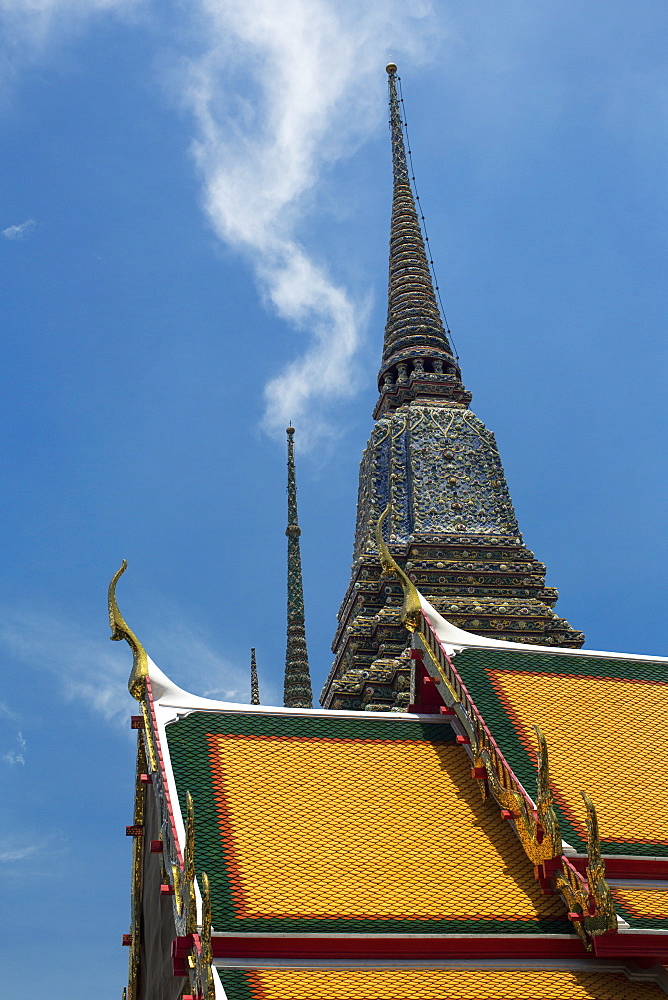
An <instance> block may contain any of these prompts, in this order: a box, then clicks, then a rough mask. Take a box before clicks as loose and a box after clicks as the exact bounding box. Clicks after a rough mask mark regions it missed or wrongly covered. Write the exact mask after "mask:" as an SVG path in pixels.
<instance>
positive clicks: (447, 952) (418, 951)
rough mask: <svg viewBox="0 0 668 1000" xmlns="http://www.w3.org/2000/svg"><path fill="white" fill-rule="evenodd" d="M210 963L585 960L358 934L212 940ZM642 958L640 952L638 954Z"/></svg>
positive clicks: (550, 948)
mask: <svg viewBox="0 0 668 1000" xmlns="http://www.w3.org/2000/svg"><path fill="white" fill-rule="evenodd" d="M211 945H212V949H213V955H214V958H235V959H238V958H247V959H260V958H261V959H274V958H276V959H368V960H370V961H377V962H380V961H384V960H386V959H387V956H388V948H390V949H391V953H392V958H393V959H414V960H421V959H474V958H495V959H496V958H517V959H519V958H531V959H543V958H563V959H575V958H587V957H588V956H587V952H586V951H585V948H584V945H583V944H582V942H581V941H580V939H579V938H576V937H566V936H565V935H564V936H561V935H555V936H554V937H540V936H538V935H536V936H533V935H531V936H527V937H521V938H520V937H513V936H511V935H508V936H504V937H492V936H486V935H482V936H481V935H476V936H471V937H468V936H467V937H464V936H462V937H416V936H412V937H400V936H398V935H397V936H394V935H391V936H388V937H365V936H364V935H361V934H354V935H350V936H343V935H341V936H337V937H309V936H308V935H299V936H298V937H287V936H285V935H280V936H279V935H276V936H271V937H270V936H266V937H253V936H250V935H239V936H236V935H225V936H217V935H215V934H214V935H213V937H212V941H211ZM638 954H644V952H638Z"/></svg>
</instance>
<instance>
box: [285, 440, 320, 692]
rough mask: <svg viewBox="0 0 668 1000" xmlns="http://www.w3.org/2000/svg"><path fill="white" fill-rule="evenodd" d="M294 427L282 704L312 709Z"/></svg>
mask: <svg viewBox="0 0 668 1000" xmlns="http://www.w3.org/2000/svg"><path fill="white" fill-rule="evenodd" d="M294 433H295V429H294V427H288V428H287V430H286V434H287V435H288V526H287V528H286V529H285V534H286V535H287V536H288V641H287V648H286V652H285V684H284V690H283V704H284V705H285V706H286V708H312V707H313V694H312V691H311V675H310V673H309V667H308V653H307V651H306V630H305V627H304V587H303V584H302V560H301V553H300V550H299V536H300V535H301V529H300V527H299V524H298V521H297V481H296V479H295V448H294V442H293V437H294Z"/></svg>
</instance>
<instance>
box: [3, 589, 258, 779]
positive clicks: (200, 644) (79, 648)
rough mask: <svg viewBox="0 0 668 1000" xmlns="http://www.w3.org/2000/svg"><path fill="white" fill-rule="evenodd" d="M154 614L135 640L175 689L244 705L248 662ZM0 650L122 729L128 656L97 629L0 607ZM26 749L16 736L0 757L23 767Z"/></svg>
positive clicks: (169, 612)
mask: <svg viewBox="0 0 668 1000" xmlns="http://www.w3.org/2000/svg"><path fill="white" fill-rule="evenodd" d="M159 617H160V621H159V622H157V623H156V622H154V623H153V624H151V623H148V624H146V625H145V627H144V628H143V629H142V634H141V636H140V641H141V642H142V643H143V644H144V645H145V647H146V649H147V652H148V653H149V655H151V656H152V657H153V659H154V660H155V661H156V663H158V665H159V666H160V667H161V668H162V669H163V670H164V671H165V672H166V673H167V674H168V675H169V676H171V677H172V679H173V680H174V682H175V683H176V684H179V685H180V686H181V687H184V688H185V689H186V690H191V691H193V693H195V694H205V693H206V695H207V696H208V697H214V698H219V699H222V700H229V701H240V702H246V701H248V700H249V687H250V675H249V668H248V667H247V665H246V664H243V665H238V664H234V663H232V662H231V660H230V659H228V658H227V657H225V656H224V655H222V654H221V653H220V652H218V651H217V650H216V649H214V647H213V645H212V643H211V641H210V640H209V639H208V637H207V636H206V635H205V634H204V633H203V632H202V631H201V630H198V629H197V627H193V626H192V625H190V624H185V623H184V622H182V621H180V620H179V616H178V613H176V612H175V610H174V609H173V608H168V607H164V606H163V607H162V608H160V613H159ZM54 635H61V636H67V642H66V643H62V644H61V643H54V641H53V637H54ZM0 646H4V648H5V650H6V651H7V653H9V654H10V655H12V656H13V657H15V658H16V659H17V660H19V661H20V662H22V663H24V664H25V665H26V666H27V667H28V668H30V669H31V670H33V671H35V672H36V673H38V672H39V671H47V672H48V673H50V674H53V675H55V676H56V677H57V678H58V680H59V683H60V687H61V693H62V696H63V697H64V698H65V699H66V700H67V701H77V702H78V703H79V704H81V705H82V706H84V707H87V708H88V709H89V710H90V711H92V712H93V713H95V714H97V715H99V716H101V717H102V718H103V719H104V720H105V721H106V722H110V723H114V724H123V725H125V724H126V721H127V716H128V713H129V710H130V709H131V707H132V704H133V703H132V701H131V699H130V695H129V694H128V690H127V681H128V677H129V675H130V670H131V667H132V654H131V652H130V650H129V648H128V646H127V645H126V643H124V642H123V643H109V641H108V640H107V638H106V637H105V635H104V632H103V631H100V630H99V629H96V631H95V632H94V633H91V632H89V631H88V630H87V629H86V628H85V627H83V626H82V625H81V624H78V623H76V622H72V621H68V620H67V619H66V618H65V617H64V616H63V617H61V616H59V615H58V614H57V613H53V612H46V611H45V612H40V611H35V610H34V609H32V608H31V609H27V610H26V609H20V608H16V607H11V606H5V607H3V608H1V609H0ZM24 750H25V740H24V739H23V736H22V734H21V733H19V734H18V738H17V744H16V746H15V747H14V748H13V749H11V750H10V751H8V752H7V753H5V754H4V755H3V756H2V758H1V759H3V760H5V761H6V762H7V763H9V764H22V763H24V760H23V756H24V754H23V751H24Z"/></svg>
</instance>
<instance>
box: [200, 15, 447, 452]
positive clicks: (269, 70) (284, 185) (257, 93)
mask: <svg viewBox="0 0 668 1000" xmlns="http://www.w3.org/2000/svg"><path fill="white" fill-rule="evenodd" d="M201 9H202V12H203V14H204V17H205V21H206V29H207V38H208V39H209V43H208V47H207V50H206V51H205V53H204V54H203V55H202V56H201V57H200V58H198V59H196V60H193V61H192V63H191V67H190V68H191V73H190V81H189V85H188V87H187V94H186V99H187V102H188V104H189V106H190V107H191V109H192V111H193V113H194V116H195V119H196V122H197V126H198V136H197V139H196V141H195V143H194V145H193V154H194V157H195V160H196V162H197V165H198V168H199V171H200V174H201V177H202V180H203V184H204V204H205V207H206V211H207V213H208V215H209V217H210V219H211V222H212V224H213V227H214V229H215V231H216V233H217V234H218V236H219V237H220V238H221V239H222V240H224V241H225V242H226V243H228V244H229V245H230V246H232V247H234V248H235V249H237V250H239V251H241V252H243V253H244V254H245V255H247V257H248V258H249V259H250V260H251V261H252V265H253V268H254V271H255V274H256V277H257V280H258V283H259V284H260V286H261V288H262V291H263V293H264V295H265V296H266V299H267V300H268V302H269V303H270V304H271V306H272V307H273V308H274V310H275V311H276V312H277V313H278V315H279V316H280V317H281V318H282V319H284V320H286V321H287V323H288V324H290V325H291V326H292V327H293V328H294V327H296V328H297V329H298V330H300V331H303V333H304V340H303V341H302V348H301V350H300V351H299V352H298V356H297V357H296V358H294V359H293V360H292V361H290V362H289V363H288V364H287V365H286V367H285V368H284V369H283V371H281V372H280V373H279V374H278V375H276V376H275V377H274V378H272V379H271V381H270V382H269V383H268V385H267V386H266V390H265V402H266V409H265V416H264V425H265V427H266V429H267V430H268V431H269V432H271V433H280V434H282V433H283V431H284V428H285V426H286V422H287V421H288V420H290V419H293V420H295V421H297V420H299V421H300V422H301V421H304V425H305V426H308V427H309V428H310V434H311V443H312V442H313V439H314V437H315V436H317V435H318V434H321V433H322V432H323V431H324V430H325V429H326V423H325V421H324V418H323V416H322V413H323V404H326V403H327V402H329V401H332V400H335V399H341V398H344V397H345V396H348V395H350V394H351V393H352V392H353V391H354V389H355V366H354V355H355V351H356V349H357V347H358V345H359V342H360V337H361V334H362V330H363V327H364V324H365V320H366V311H367V310H366V304H365V303H364V302H359V301H356V300H355V299H354V298H353V297H352V296H351V294H350V293H349V292H348V291H347V290H346V289H345V288H344V287H343V286H342V285H341V284H340V283H339V282H337V281H336V280H335V279H333V278H332V277H331V275H330V274H329V273H328V270H327V268H326V266H325V265H324V264H323V263H322V262H321V261H319V260H318V259H317V257H316V255H315V254H314V253H312V252H310V251H309V250H308V249H307V247H306V246H305V245H304V244H303V243H302V242H301V241H300V238H299V230H300V225H301V223H302V222H303V219H304V216H305V215H306V214H307V213H309V212H310V211H312V210H313V205H314V200H313V194H314V189H315V187H316V185H317V182H318V180H319V178H320V176H321V173H322V170H323V168H324V167H325V166H326V165H331V164H332V163H334V162H335V161H336V160H338V159H340V158H342V157H343V156H345V155H349V153H350V152H351V150H353V149H354V148H355V146H356V145H358V144H359V142H360V140H361V139H362V138H363V136H364V135H365V134H366V133H367V132H368V129H369V127H370V126H371V125H373V124H375V123H376V122H377V121H378V118H379V115H380V114H381V109H383V110H384V108H385V104H384V101H383V99H382V88H383V87H384V81H383V73H382V70H383V66H384V63H385V62H386V61H387V57H388V52H389V50H390V48H392V46H394V47H395V50H396V45H397V41H400V43H401V47H402V50H403V51H404V52H406V50H407V49H410V48H411V47H412V48H413V49H424V48H425V46H426V44H427V34H428V33H431V35H432V37H433V35H434V34H435V33H436V25H435V23H434V20H433V19H432V18H430V17H429V16H428V15H429V14H430V13H431V7H430V5H429V4H427V3H425V2H413V3H411V2H410V0H404V2H399V0H389V2H388V0H368V2H367V3H365V4H364V5H363V6H360V5H359V4H358V3H355V2H353V0H340V2H338V3H336V4H334V3H332V2H330V0H284V2H282V3H276V0H228V2H226V3H222V4H221V3H220V2H218V0H201ZM288 343H289V341H288V340H287V338H286V345H287V344H288ZM304 344H305V346H304ZM287 353H288V352H287V351H286V354H287ZM290 353H291V354H293V353H294V351H290ZM307 414H308V418H309V419H308V424H306V421H305V420H304V418H305V417H306V415H307ZM303 443H304V436H302V444H303Z"/></svg>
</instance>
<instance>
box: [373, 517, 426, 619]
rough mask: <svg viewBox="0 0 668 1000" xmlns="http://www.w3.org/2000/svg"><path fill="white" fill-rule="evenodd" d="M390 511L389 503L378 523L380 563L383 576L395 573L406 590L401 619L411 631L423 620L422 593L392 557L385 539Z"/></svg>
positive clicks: (377, 540) (377, 534)
mask: <svg viewBox="0 0 668 1000" xmlns="http://www.w3.org/2000/svg"><path fill="white" fill-rule="evenodd" d="M389 512H390V505H389V504H388V505H387V507H386V508H385V510H384V511H383V513H382V514H381V515H380V517H379V518H378V522H377V523H376V545H377V546H378V556H379V558H380V565H381V566H382V568H383V572H382V573H381V576H392V575H394V576H397V577H398V578H399V581H400V582H401V586H402V587H403V591H404V606H403V609H402V613H401V621H402V622H403V624H404V625H405V627H406V628H407V629H408V631H409V632H415V631H416V629H417V628H418V627H419V625H420V621H421V620H422V605H421V604H420V595H419V594H418V592H417V588H416V586H415V584H414V583H413V581H412V580H410V579H409V578H408V576H407V575H406V574H405V573H404V571H403V569H402V568H401V566H399V565H398V564H397V563H396V562H395V560H394V559H393V558H392V555H391V554H390V550H389V549H388V547H387V545H386V544H385V541H384V539H383V522H384V521H385V518H386V517H387V515H388V514H389Z"/></svg>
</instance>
